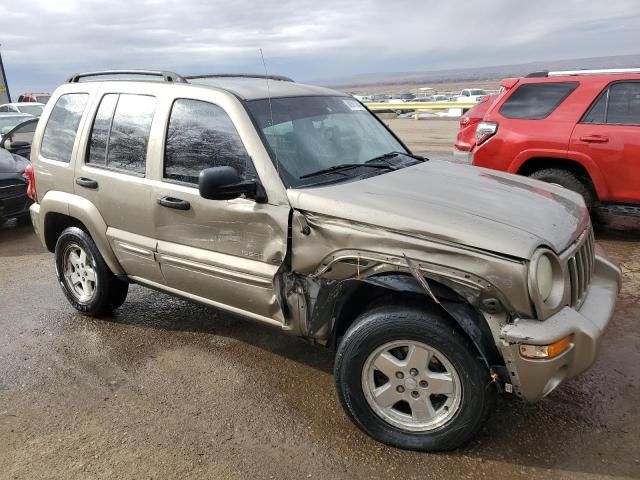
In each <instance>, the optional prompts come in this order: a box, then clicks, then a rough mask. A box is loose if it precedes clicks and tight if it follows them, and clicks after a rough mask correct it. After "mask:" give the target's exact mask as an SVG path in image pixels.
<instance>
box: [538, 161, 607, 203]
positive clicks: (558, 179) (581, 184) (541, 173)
mask: <svg viewBox="0 0 640 480" xmlns="http://www.w3.org/2000/svg"><path fill="white" fill-rule="evenodd" d="M529 177H531V178H535V179H536V180H542V181H543V182H547V183H554V184H556V185H560V186H561V187H564V188H568V189H569V190H573V191H574V192H576V193H579V194H580V195H582V198H584V202H585V203H586V204H587V207H589V208H591V207H592V206H593V204H594V203H595V195H594V193H593V190H592V189H591V187H590V186H589V185H588V184H587V183H586V181H585V180H583V179H581V178H580V177H579V176H578V175H576V174H575V173H573V172H570V171H568V170H563V169H560V168H545V169H542V170H538V171H537V172H533V173H531V174H530V175H529Z"/></svg>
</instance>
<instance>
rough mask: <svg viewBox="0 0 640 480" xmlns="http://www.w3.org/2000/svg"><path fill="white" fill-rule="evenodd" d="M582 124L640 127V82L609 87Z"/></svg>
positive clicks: (616, 84)
mask: <svg viewBox="0 0 640 480" xmlns="http://www.w3.org/2000/svg"><path fill="white" fill-rule="evenodd" d="M582 123H592V124H610V125H640V82H616V83H614V84H612V85H610V86H609V87H607V88H606V89H605V91H604V92H602V93H601V94H600V97H598V100H597V101H596V103H594V104H593V106H592V107H591V108H590V109H589V111H588V112H587V114H586V115H585V116H584V118H583V120H582Z"/></svg>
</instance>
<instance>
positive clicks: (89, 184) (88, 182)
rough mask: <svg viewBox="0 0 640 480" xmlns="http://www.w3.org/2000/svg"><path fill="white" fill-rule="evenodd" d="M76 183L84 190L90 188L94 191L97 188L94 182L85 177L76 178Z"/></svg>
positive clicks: (96, 183)
mask: <svg viewBox="0 0 640 480" xmlns="http://www.w3.org/2000/svg"><path fill="white" fill-rule="evenodd" d="M76 183H77V184H78V185H80V186H81V187H84V188H91V189H94V190H95V189H96V188H98V182H96V181H95V180H91V179H90V178H86V177H78V178H76Z"/></svg>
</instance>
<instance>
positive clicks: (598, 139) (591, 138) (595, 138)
mask: <svg viewBox="0 0 640 480" xmlns="http://www.w3.org/2000/svg"><path fill="white" fill-rule="evenodd" d="M580 141H581V142H587V143H607V142H608V141H609V137H607V136H606V135H584V136H582V137H580Z"/></svg>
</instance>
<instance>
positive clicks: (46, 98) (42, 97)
mask: <svg viewBox="0 0 640 480" xmlns="http://www.w3.org/2000/svg"><path fill="white" fill-rule="evenodd" d="M50 98H51V96H50V95H36V102H39V103H47V102H48V101H49V99H50Z"/></svg>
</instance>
